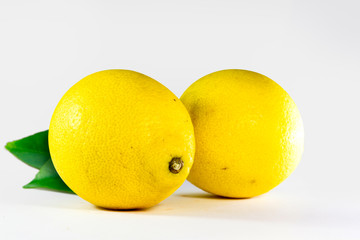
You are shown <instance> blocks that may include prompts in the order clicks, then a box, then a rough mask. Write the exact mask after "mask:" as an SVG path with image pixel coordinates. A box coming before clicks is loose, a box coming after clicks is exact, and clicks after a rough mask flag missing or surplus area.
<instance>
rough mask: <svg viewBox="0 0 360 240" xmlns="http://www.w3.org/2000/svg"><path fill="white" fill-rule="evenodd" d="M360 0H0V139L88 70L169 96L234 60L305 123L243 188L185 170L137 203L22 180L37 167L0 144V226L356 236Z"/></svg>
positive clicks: (10, 233)
mask: <svg viewBox="0 0 360 240" xmlns="http://www.w3.org/2000/svg"><path fill="white" fill-rule="evenodd" d="M359 12H360V4H359V2H358V1H347V0H342V1H340V0H339V1H331V0H329V1H325V0H324V1H319V0H315V1H304V0H302V1H300V0H299V1H285V0H273V1H265V0H264V1H240V0H239V1H236V0H232V1H230V0H222V1H220V0H219V1H215V0H207V1H205V0H201V1H200V0H182V1H165V0H164V1H159V0H151V1H145V0H143V1H137V0H129V1H106V0H103V1H100V0H98V1H90V0H88V1H26V0H22V1H4V0H0V82H1V85H0V107H1V108H0V110H1V112H0V116H1V117H0V121H1V124H0V145H3V146H4V145H5V143H6V142H7V141H10V140H15V139H19V138H22V137H24V136H27V135H30V134H32V133H35V132H37V131H41V130H45V129H47V128H48V125H49V121H50V118H51V115H52V112H53V110H54V108H55V106H56V104H57V102H58V101H59V99H60V98H61V96H62V95H63V94H64V93H65V92H66V91H67V89H69V88H70V87H71V86H72V85H73V84H74V83H76V82H77V81H78V80H80V79H81V78H83V77H85V76H86V75H88V74H90V73H93V72H96V71H99V70H104V69H113V68H121V69H131V70H136V71H139V72H142V73H144V74H146V75H149V76H151V77H153V78H155V79H156V80H158V81H160V82H161V83H163V84H164V85H165V86H167V87H168V88H169V89H170V90H172V91H173V92H174V93H175V94H176V95H177V96H180V95H181V94H182V93H183V91H184V90H185V89H186V88H187V87H188V86H189V85H190V84H191V83H192V82H194V81H195V80H197V79H198V78H200V77H202V76H203V75H206V74H208V73H211V72H214V71H217V70H221V69H227V68H241V69H248V70H253V71H257V72H260V73H262V74H265V75H267V76H269V77H270V78H272V79H273V80H275V81H276V82H277V83H279V84H280V85H281V86H282V87H283V88H284V89H285V90H286V91H287V92H288V93H289V94H290V95H291V96H292V98H293V99H294V101H295V102H296V104H297V105H298V107H299V109H300V112H301V114H302V117H303V120H304V125H305V137H306V139H305V152H304V155H303V159H302V161H301V163H300V165H299V167H298V168H297V169H296V171H295V172H294V173H293V174H292V175H291V176H290V177H289V178H288V179H287V180H286V181H285V182H284V183H282V184H281V185H280V186H278V187H277V188H276V189H274V190H272V191H271V192H269V193H267V194H265V195H263V196H260V197H256V198H253V199H248V200H229V199H222V198H216V197H213V196H212V195H210V194H206V193H204V192H202V191H201V190H199V189H197V188H195V187H193V186H192V185H191V184H190V183H185V184H184V185H183V186H182V187H181V188H180V189H179V190H178V192H177V193H176V194H174V195H173V196H171V197H170V198H168V199H166V200H165V201H163V202H162V203H161V204H159V205H158V206H156V207H153V208H151V209H149V210H144V211H125V212H124V211H105V210H100V209H97V208H95V207H93V206H92V205H90V204H89V203H87V202H85V201H84V200H82V199H80V198H78V197H77V196H73V195H69V194H61V193H55V192H48V191H40V190H24V189H22V188H21V187H22V185H24V184H25V183H27V182H29V181H30V180H31V179H32V178H33V176H34V175H35V173H36V171H35V170H34V169H31V168H29V167H28V166H26V165H25V164H23V163H21V162H20V161H19V160H17V159H15V158H14V157H13V156H11V155H10V154H9V153H8V152H6V151H5V149H4V148H2V149H1V150H0V189H1V192H0V239H48V238H52V239H130V238H135V239H212V238H219V239H360V230H358V229H357V227H358V228H359V227H360V193H359V185H360V177H359V171H360V156H359V155H360V154H359V150H358V149H359V147H360V141H359V134H360V131H359V130H360V127H359V123H360V117H359V111H360V107H359V103H360V95H359V90H360V84H359V81H360V77H359V69H360V47H359V43H360V14H359Z"/></svg>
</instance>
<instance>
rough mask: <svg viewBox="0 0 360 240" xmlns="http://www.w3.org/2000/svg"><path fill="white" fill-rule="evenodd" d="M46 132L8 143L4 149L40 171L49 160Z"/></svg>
mask: <svg viewBox="0 0 360 240" xmlns="http://www.w3.org/2000/svg"><path fill="white" fill-rule="evenodd" d="M48 132H49V131H48V130H46V131H43V132H39V133H36V134H34V135H31V136H28V137H25V138H22V139H20V140H16V141H13V142H8V143H7V144H6V146H5V148H6V149H7V150H8V151H9V152H11V153H12V154H13V155H14V156H15V157H17V158H18V159H20V160H21V161H23V162H24V163H26V164H28V165H29V166H31V167H34V168H37V169H40V168H41V167H42V166H43V165H44V163H45V162H46V161H48V160H49V158H50V152H49V145H48Z"/></svg>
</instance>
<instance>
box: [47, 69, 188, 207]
mask: <svg viewBox="0 0 360 240" xmlns="http://www.w3.org/2000/svg"><path fill="white" fill-rule="evenodd" d="M49 148H50V153H51V157H52V160H53V162H54V166H55V168H56V170H57V171H58V173H59V175H60V177H61V178H62V179H63V180H64V182H65V183H66V184H67V185H68V186H69V187H70V188H71V189H72V190H73V191H74V192H75V193H76V194H77V195H79V196H80V197H81V198H83V199H85V200H87V201H89V202H90V203H93V204H94V205H97V206H100V207H103V208H109V209H137V208H148V207H151V206H154V205H155V204H157V203H159V202H160V201H162V200H164V199H165V198H167V197H168V196H169V195H171V194H172V193H173V192H174V191H175V190H176V189H177V188H178V187H179V186H180V185H181V184H182V183H183V182H184V181H185V179H186V178H187V176H188V174H189V171H190V168H191V166H192V164H193V157H194V151H195V140H194V131H193V126H192V123H191V119H190V116H189V114H188V112H187V110H186V109H185V107H184V106H183V104H182V103H181V101H180V100H179V99H178V98H177V97H176V96H175V95H174V94H173V93H172V92H171V91H170V90H168V89H167V88H166V87H164V86H163V85H162V84H160V83H159V82H157V81H155V80H153V79H152V78H150V77H148V76H145V75H143V74H141V73H137V72H134V71H129V70H106V71H101V72H97V73H94V74H91V75H89V76H87V77H85V78H84V79H82V80H80V81H79V82H78V83H76V84H75V85H74V86H73V87H71V89H70V90H68V92H66V94H65V95H64V96H63V97H62V99H61V100H60V102H59V103H58V105H57V107H56V109H55V112H54V114H53V116H52V119H51V123H50V129H49ZM174 157H176V158H181V160H182V161H183V163H184V164H183V167H182V169H181V171H180V172H179V173H177V174H174V173H172V172H171V171H170V170H169V162H170V161H171V160H172V158H174Z"/></svg>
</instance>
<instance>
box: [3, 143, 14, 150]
mask: <svg viewBox="0 0 360 240" xmlns="http://www.w3.org/2000/svg"><path fill="white" fill-rule="evenodd" d="M13 145H14V143H13V142H7V143H6V145H5V149H6V150H8V151H9V152H11V150H12V148H13Z"/></svg>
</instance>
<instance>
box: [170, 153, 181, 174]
mask: <svg viewBox="0 0 360 240" xmlns="http://www.w3.org/2000/svg"><path fill="white" fill-rule="evenodd" d="M183 166H184V162H183V161H182V160H181V158H179V157H174V158H173V159H171V161H170V163H169V170H170V172H172V173H175V174H176V173H179V172H180V171H181V169H182V167H183Z"/></svg>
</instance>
